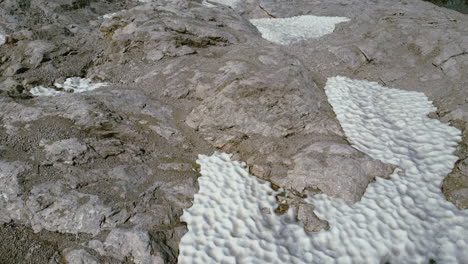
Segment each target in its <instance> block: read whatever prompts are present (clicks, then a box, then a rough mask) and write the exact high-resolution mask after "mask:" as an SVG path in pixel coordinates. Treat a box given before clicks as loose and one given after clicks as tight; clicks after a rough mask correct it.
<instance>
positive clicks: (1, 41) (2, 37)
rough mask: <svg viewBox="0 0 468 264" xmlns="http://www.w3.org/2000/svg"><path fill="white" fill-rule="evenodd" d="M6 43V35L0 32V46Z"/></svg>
mask: <svg viewBox="0 0 468 264" xmlns="http://www.w3.org/2000/svg"><path fill="white" fill-rule="evenodd" d="M5 43H6V36H5V35H2V34H0V46H1V45H3V44H5Z"/></svg>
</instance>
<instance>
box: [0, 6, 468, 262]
mask: <svg viewBox="0 0 468 264" xmlns="http://www.w3.org/2000/svg"><path fill="white" fill-rule="evenodd" d="M407 2H408V1H407ZM301 14H312V15H330V16H345V17H349V18H351V21H350V22H348V23H344V24H341V25H339V26H338V28H337V29H336V30H335V33H333V34H330V35H328V36H325V37H323V38H320V39H316V40H307V41H303V42H300V43H297V44H292V45H289V46H280V45H277V44H274V43H270V42H268V41H266V40H264V39H262V38H261V34H260V32H258V30H257V29H256V28H255V27H254V26H253V25H252V24H251V23H249V21H248V19H249V18H260V17H272V16H273V17H288V16H295V15H301ZM466 26H467V19H466V18H465V17H463V16H462V15H458V14H457V13H455V12H454V11H447V10H443V9H440V8H436V7H433V6H432V5H430V4H428V3H423V2H420V1H416V0H414V1H409V2H408V3H407V4H406V5H404V4H403V3H402V2H395V3H388V2H385V1H378V2H377V3H373V4H369V3H368V2H366V1H364V2H363V1H354V3H349V4H342V3H341V2H339V1H328V2H326V3H325V2H322V1H294V2H293V3H287V4H286V3H284V1H283V2H281V1H264V0H261V1H245V2H241V3H239V4H238V5H237V4H236V6H235V7H234V8H229V7H226V6H223V5H220V4H216V3H213V4H212V6H211V7H209V6H207V5H203V4H202V3H201V1H189V0H177V1H164V0H159V1H152V2H151V1H144V2H143V1H141V2H138V1H133V0H127V1H124V0H119V1H92V0H91V1H77V0H53V1H41V0H33V1H28V0H25V1H13V0H5V1H2V2H0V34H1V35H2V36H6V38H5V43H4V44H3V45H0V61H1V64H0V193H1V194H2V195H0V222H1V224H2V226H0V234H11V233H18V236H16V237H11V238H9V239H11V240H12V241H17V240H18V239H24V238H25V239H32V240H34V241H35V242H34V243H25V244H20V243H16V242H15V243H16V244H15V243H12V245H19V246H18V247H20V248H21V250H22V252H23V251H24V252H27V251H28V249H29V248H32V247H34V248H38V250H37V251H35V250H31V251H30V252H32V253H31V255H25V257H24V259H18V256H12V255H11V254H2V252H0V262H2V263H3V262H5V263H15V262H27V261H30V260H33V261H34V263H121V262H132V261H133V262H135V263H175V262H176V261H177V255H178V243H179V240H180V238H181V236H182V235H183V234H184V233H185V232H186V227H185V226H184V224H183V223H181V222H180V219H179V217H180V215H181V214H182V210H183V209H184V208H188V207H190V206H191V201H192V199H193V195H194V194H195V193H196V192H197V184H196V179H197V177H198V173H197V167H196V165H195V162H194V161H195V159H196V157H197V155H198V154H210V153H212V152H213V151H214V150H215V149H218V150H222V151H225V152H230V153H234V157H235V158H236V159H239V160H243V161H245V162H247V164H248V165H249V167H250V171H251V172H252V173H253V174H254V175H256V176H258V177H261V178H263V179H266V180H269V181H271V182H272V183H274V184H276V185H278V186H280V187H283V188H285V189H286V190H287V193H288V197H282V198H279V200H281V201H287V202H288V203H290V204H291V205H294V206H296V207H297V208H299V210H298V211H299V215H298V218H299V219H302V220H304V221H305V222H314V221H315V222H316V221H317V219H315V218H314V217H315V215H313V211H312V210H311V209H310V208H308V209H307V210H304V208H305V205H304V204H302V202H301V199H300V197H303V196H304V195H307V194H315V193H326V194H328V195H331V196H334V197H337V198H342V199H344V200H346V201H347V202H350V203H352V202H356V201H358V200H359V199H360V197H361V196H362V194H363V193H364V191H365V189H366V187H367V184H368V183H369V182H370V181H372V180H373V179H374V178H375V177H385V176H387V175H388V174H389V173H390V172H391V171H392V168H391V167H390V166H388V165H386V164H383V163H381V162H378V161H375V160H373V159H371V158H369V157H368V156H366V155H364V154H363V153H360V152H358V151H356V150H355V149H353V148H351V147H350V146H349V144H348V143H347V141H346V139H345V138H344V134H343V132H342V130H341V128H340V125H339V123H338V121H337V120H336V119H335V115H334V113H333V111H332V109H331V107H330V105H329V104H328V102H327V98H326V96H325V94H324V92H323V86H324V83H325V80H326V78H327V77H330V76H334V75H337V74H342V75H347V76H350V77H355V78H366V79H369V80H377V81H381V82H385V84H387V85H390V86H391V85H396V86H399V87H402V88H407V89H411V90H418V91H422V92H424V93H426V95H428V96H429V97H430V98H432V99H433V100H434V102H435V104H436V106H437V107H438V108H439V109H440V112H438V113H436V115H435V116H434V117H437V118H441V119H442V120H443V121H446V122H451V123H452V124H454V125H456V126H457V127H458V128H461V129H463V130H464V131H466V130H465V126H466V121H467V120H466V118H467V115H466V102H465V99H464V98H466V89H465V90H464V89H463V87H466V84H467V74H464V73H466V72H467V69H466V67H467V56H468V55H466V53H467V49H468V47H467V44H468V39H466V35H467V34H466V28H467V27H466ZM403 43H404V44H403ZM74 76H77V77H87V78H90V79H92V80H93V81H96V82H106V83H107V84H108V85H107V86H105V87H101V88H98V89H96V90H94V91H89V92H85V93H81V94H77V93H67V94H64V95H60V96H51V97H33V96H32V95H31V94H30V93H29V90H30V89H32V88H33V87H35V86H44V87H53V86H54V83H59V84H60V83H63V82H64V80H65V78H68V77H74ZM465 133H467V132H465ZM465 138H466V137H465ZM459 156H460V158H461V161H460V162H459V164H457V169H456V170H455V171H454V173H453V175H451V176H449V178H447V181H446V186H445V187H446V188H444V190H445V191H446V195H447V196H448V197H449V198H450V199H452V200H453V201H454V202H455V203H456V204H457V205H458V206H459V207H461V208H464V207H466V188H468V181H467V180H465V178H466V166H465V165H464V164H465V163H466V162H465V161H463V160H464V159H465V158H466V145H462V146H461V147H460V151H459ZM463 199H465V200H463ZM301 208H302V209H301ZM307 225H308V224H307V223H306V226H307ZM324 226H326V224H322V223H321V224H320V227H319V228H316V229H314V228H312V227H311V228H310V230H309V231H317V230H319V229H321V228H323V227H324ZM35 233H36V234H35ZM38 234H39V235H38ZM9 237H10V236H9ZM0 249H1V250H2V251H5V252H7V251H9V250H13V248H8V245H2V247H0ZM15 250H16V249H15ZM37 252H39V253H37ZM2 258H3V259H2Z"/></svg>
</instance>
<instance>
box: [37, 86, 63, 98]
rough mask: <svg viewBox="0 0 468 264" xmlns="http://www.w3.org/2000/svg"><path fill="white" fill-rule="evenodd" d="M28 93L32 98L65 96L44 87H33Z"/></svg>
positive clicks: (60, 92)
mask: <svg viewBox="0 0 468 264" xmlns="http://www.w3.org/2000/svg"><path fill="white" fill-rule="evenodd" d="M29 92H30V93H31V94H32V95H33V96H56V95H61V94H65V92H62V91H57V90H55V89H52V88H47V87H44V86H36V87H33V88H32V89H31V90H30V91H29Z"/></svg>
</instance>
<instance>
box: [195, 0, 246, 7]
mask: <svg viewBox="0 0 468 264" xmlns="http://www.w3.org/2000/svg"><path fill="white" fill-rule="evenodd" d="M209 2H212V3H218V4H222V5H225V6H230V7H236V6H238V5H239V4H240V3H241V2H242V0H209ZM209 2H208V1H206V0H203V2H202V4H203V5H205V6H207V7H215V5H213V4H211V3H209Z"/></svg>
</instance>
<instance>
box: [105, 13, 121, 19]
mask: <svg viewBox="0 0 468 264" xmlns="http://www.w3.org/2000/svg"><path fill="white" fill-rule="evenodd" d="M117 13H118V12H114V13H109V14H105V15H103V16H102V18H104V19H111V18H113V17H115V16H116V15H117Z"/></svg>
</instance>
